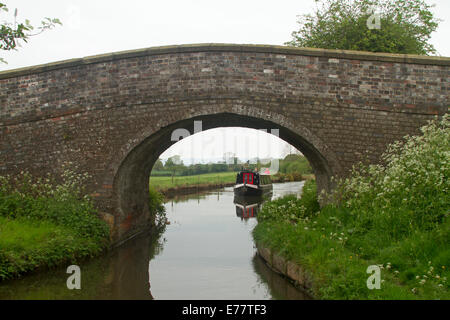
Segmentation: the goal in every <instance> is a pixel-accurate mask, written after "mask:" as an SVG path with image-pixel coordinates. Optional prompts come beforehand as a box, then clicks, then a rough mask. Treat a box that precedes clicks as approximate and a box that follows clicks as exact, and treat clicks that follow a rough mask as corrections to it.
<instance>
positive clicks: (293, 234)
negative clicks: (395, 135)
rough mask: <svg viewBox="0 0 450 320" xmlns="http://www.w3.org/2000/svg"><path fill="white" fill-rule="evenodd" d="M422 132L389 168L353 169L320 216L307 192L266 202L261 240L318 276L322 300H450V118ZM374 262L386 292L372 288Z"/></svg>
mask: <svg viewBox="0 0 450 320" xmlns="http://www.w3.org/2000/svg"><path fill="white" fill-rule="evenodd" d="M421 131H422V134H421V135H419V136H412V137H410V136H408V137H405V140H404V141H403V142H396V143H394V144H392V145H391V146H389V148H388V150H387V152H386V153H385V154H384V155H383V159H384V160H385V163H384V164H383V165H363V164H360V165H358V166H357V167H355V168H354V171H353V173H352V175H351V176H350V177H349V178H348V179H345V180H341V181H339V182H338V185H339V188H338V189H337V191H336V192H335V193H334V197H335V198H334V199H335V203H334V204H331V205H328V206H325V207H324V208H322V209H321V210H320V212H318V213H317V214H312V213H313V212H315V209H313V210H308V209H306V207H305V204H304V202H306V203H313V202H311V200H309V201H308V200H307V199H308V198H311V196H312V192H311V191H312V189H311V190H308V188H307V189H306V190H305V193H304V196H305V197H306V199H305V200H304V202H300V201H294V200H293V199H290V198H284V199H279V200H276V202H275V201H274V202H271V203H269V204H267V205H265V207H264V208H263V210H262V212H261V214H260V215H259V216H258V225H257V226H256V227H255V229H254V231H253V235H254V237H255V239H256V241H257V242H261V243H263V244H264V245H266V246H268V247H270V248H272V249H273V250H275V251H277V252H279V253H280V254H282V255H283V256H285V257H286V258H287V259H290V260H294V261H297V262H298V263H299V264H300V265H302V267H303V268H305V269H306V270H308V271H309V272H310V273H312V274H313V275H314V288H313V290H314V293H315V294H316V295H317V296H318V297H321V298H325V299H449V298H450V284H449V282H448V280H447V279H448V277H449V276H450V272H449V267H450V249H449V246H448V243H450V217H449V211H448V209H449V208H450V197H449V196H448V193H449V186H450V182H449V173H450V172H449V168H450V165H449V164H450V145H449V143H450V125H449V118H448V115H445V116H444V117H442V119H440V120H437V119H436V120H434V121H430V122H429V123H428V124H427V125H426V126H424V127H423V128H421ZM266 211H267V212H266ZM369 265H379V266H380V268H381V269H382V274H381V278H382V284H381V290H369V289H367V286H366V280H367V277H368V275H367V273H366V269H367V267H368V266H369Z"/></svg>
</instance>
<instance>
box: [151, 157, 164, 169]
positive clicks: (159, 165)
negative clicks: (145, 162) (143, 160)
mask: <svg viewBox="0 0 450 320" xmlns="http://www.w3.org/2000/svg"><path fill="white" fill-rule="evenodd" d="M153 170H157V171H162V170H164V164H163V163H162V161H161V159H158V160H156V162H155V164H154V165H153Z"/></svg>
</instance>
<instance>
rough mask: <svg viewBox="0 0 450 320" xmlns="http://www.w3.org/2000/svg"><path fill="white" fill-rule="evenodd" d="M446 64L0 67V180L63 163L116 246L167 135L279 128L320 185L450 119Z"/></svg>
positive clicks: (144, 220)
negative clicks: (78, 179) (79, 178)
mask: <svg viewBox="0 0 450 320" xmlns="http://www.w3.org/2000/svg"><path fill="white" fill-rule="evenodd" d="M449 66H450V58H439V57H422V56H411V55H390V54H374V53H367V52H355V51H337V50H322V49H306V48H291V47H280V46H259V45H229V44H201V45H183V46H170V47H157V48H149V49H142V50H134V51H127V52H119V53H112V54H105V55H100V56H93V57H87V58H82V59H73V60H67V61H61V62H56V63H51V64H46V65H40V66H34V67H29V68H23V69H16V70H11V71H4V72H0V175H4V174H16V173H18V172H20V171H22V170H28V171H30V172H31V173H33V174H35V175H37V176H40V175H44V174H46V173H48V172H50V173H54V174H57V175H58V174H60V173H61V170H62V164H63V163H65V162H71V163H73V164H74V165H76V167H77V170H79V171H80V172H81V171H83V172H88V173H89V174H90V176H91V178H90V180H89V185H88V190H89V192H90V193H91V194H92V195H93V196H94V198H95V199H96V204H97V206H98V208H99V210H100V212H101V215H102V216H103V217H104V218H105V219H106V220H107V221H108V222H109V223H110V224H111V226H112V227H113V235H112V237H113V239H114V241H120V240H124V239H126V238H128V237H130V236H132V235H134V234H136V233H137V232H139V231H141V230H143V229H145V228H147V227H148V226H149V225H151V224H152V221H151V215H150V213H149V209H148V205H147V198H148V196H147V195H148V176H149V173H150V170H151V168H152V166H153V164H154V162H155V161H156V159H158V157H159V155H160V154H161V153H162V152H163V151H164V150H166V149H167V148H168V147H170V145H171V144H173V143H174V142H172V141H171V133H172V132H173V130H175V129H179V128H186V129H188V130H189V131H190V132H193V125H194V120H201V121H202V124H203V130H207V129H211V128H215V127H226V126H240V127H249V128H255V129H268V130H270V129H279V136H280V138H282V139H284V140H286V141H287V142H289V143H290V144H292V145H293V146H295V147H297V148H298V149H299V150H300V151H302V152H303V154H305V156H306V157H307V158H308V159H309V161H310V163H311V165H312V166H313V168H314V171H315V173H316V176H317V180H318V184H319V187H320V188H321V189H327V190H330V189H331V188H332V184H331V180H330V178H331V177H332V176H345V175H346V174H347V173H348V171H349V169H350V168H351V166H352V165H353V164H354V163H355V162H356V161H358V160H359V159H360V158H361V157H368V158H369V160H370V161H372V162H377V161H379V157H380V155H381V153H382V152H383V151H384V150H385V147H386V145H387V144H388V143H390V142H392V141H394V140H397V139H401V138H402V137H403V136H405V135H406V134H416V133H418V132H419V131H418V128H419V127H420V126H422V125H423V124H425V123H426V122H427V120H429V119H432V118H433V117H435V116H436V115H440V116H441V115H443V114H445V113H447V112H448V105H449V104H448V93H449V82H448V81H449V75H450V69H449Z"/></svg>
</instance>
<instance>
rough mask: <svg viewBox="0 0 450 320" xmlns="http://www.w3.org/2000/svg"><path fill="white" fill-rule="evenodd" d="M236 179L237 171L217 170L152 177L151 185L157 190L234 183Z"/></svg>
mask: <svg viewBox="0 0 450 320" xmlns="http://www.w3.org/2000/svg"><path fill="white" fill-rule="evenodd" d="M235 181H236V172H217V173H205V174H199V175H195V176H182V177H173V183H172V177H151V178H150V185H151V186H153V187H154V188H155V189H157V190H164V189H169V188H175V187H184V186H191V185H197V184H201V185H205V184H222V183H232V182H235Z"/></svg>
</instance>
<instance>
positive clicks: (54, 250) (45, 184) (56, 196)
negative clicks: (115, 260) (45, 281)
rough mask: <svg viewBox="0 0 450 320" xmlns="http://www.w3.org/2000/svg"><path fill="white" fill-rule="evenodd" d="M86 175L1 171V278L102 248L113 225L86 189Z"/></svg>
mask: <svg viewBox="0 0 450 320" xmlns="http://www.w3.org/2000/svg"><path fill="white" fill-rule="evenodd" d="M82 180H83V179H82V177H81V176H80V175H77V174H74V173H72V172H65V173H64V174H63V182H61V183H59V184H57V183H53V181H51V180H50V179H46V180H42V179H40V180H39V179H38V180H33V179H32V177H31V176H30V175H28V174H26V173H24V174H22V175H19V176H17V177H16V178H10V177H0V281H1V280H5V279H11V278H16V277H19V276H21V275H22V274H24V273H26V272H30V271H34V270H37V269H45V268H52V267H55V266H57V265H60V264H62V263H76V262H77V261H80V260H82V259H85V258H88V257H93V256H95V255H98V254H99V253H101V252H102V251H103V250H104V249H106V248H107V246H108V244H109V227H108V225H107V224H106V223H105V222H104V221H102V220H100V219H99V218H98V217H97V216H96V215H95V213H96V210H95V209H94V207H93V203H92V201H91V200H90V199H89V197H87V196H85V195H83V190H82V187H81V183H82Z"/></svg>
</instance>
